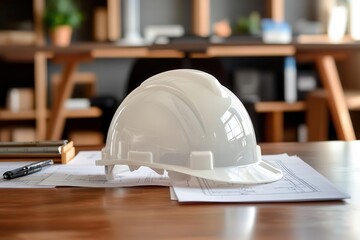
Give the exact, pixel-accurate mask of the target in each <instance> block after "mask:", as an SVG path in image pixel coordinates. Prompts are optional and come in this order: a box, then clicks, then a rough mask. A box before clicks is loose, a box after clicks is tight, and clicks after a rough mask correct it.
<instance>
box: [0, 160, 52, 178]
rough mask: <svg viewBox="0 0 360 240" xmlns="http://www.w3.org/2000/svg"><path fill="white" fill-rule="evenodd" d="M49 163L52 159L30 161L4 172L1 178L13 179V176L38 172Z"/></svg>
mask: <svg viewBox="0 0 360 240" xmlns="http://www.w3.org/2000/svg"><path fill="white" fill-rule="evenodd" d="M51 164H54V161H53V160H45V161H41V162H35V163H31V164H29V165H26V166H23V167H20V168H16V169H14V170H11V171H7V172H5V173H4V174H3V178H4V179H13V178H17V177H22V176H26V175H29V174H31V173H35V172H39V171H40V170H41V169H42V168H43V167H45V166H49V165H51Z"/></svg>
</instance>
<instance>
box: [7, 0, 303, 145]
mask: <svg viewBox="0 0 360 240" xmlns="http://www.w3.org/2000/svg"><path fill="white" fill-rule="evenodd" d="M45 2H46V1H45V0H33V13H34V19H33V22H34V33H35V35H36V38H35V43H34V44H35V45H37V46H43V45H44V44H45V32H44V27H43V25H42V18H43V12H44V7H45ZM264 2H265V4H266V6H267V7H266V8H267V9H268V17H272V18H274V19H276V20H281V19H283V16H284V14H283V7H284V0H264ZM106 4H107V9H108V30H109V32H108V39H110V40H117V39H119V37H120V35H121V33H120V32H119V29H120V28H119V26H120V20H121V18H120V16H119V11H120V7H121V1H120V0H107V1H106ZM210 5H211V1H210V0H194V1H192V10H193V13H192V16H193V18H192V31H193V34H195V35H199V36H208V35H209V34H210V8H211V6H210ZM255 48H256V49H252V47H251V46H233V47H226V46H214V47H210V48H209V49H208V51H207V52H206V53H204V54H193V55H192V56H193V57H204V56H205V57H221V56H233V57H241V56H245V57H246V56H248V55H249V51H250V52H251V51H257V52H258V54H256V53H251V54H252V56H257V55H262V56H264V54H265V55H266V56H284V55H293V54H294V53H295V49H294V48H293V47H291V46H263V47H261V48H259V46H257V47H255ZM0 54H1V53H0ZM251 54H250V55H251ZM169 56H170V57H178V58H181V57H184V54H183V53H182V52H181V51H177V50H171V49H168V50H166V49H164V50H158V51H157V50H151V51H150V50H149V49H148V48H146V47H138V48H123V49H107V48H97V49H94V50H93V51H92V57H93V58H102V57H106V58H121V57H124V58H127V57H129V58H137V57H159V58H161V57H169ZM49 59H50V60H51V59H52V53H49V52H48V53H46V52H38V53H36V54H35V55H34V58H33V60H34V66H35V67H34V72H35V88H34V91H35V96H36V98H35V109H34V110H33V111H26V112H18V113H13V112H10V111H8V110H0V121H1V120H14V121H17V120H34V121H35V122H36V124H35V125H36V138H37V140H45V139H47V138H49V134H48V129H47V126H48V123H49V114H50V112H49V110H48V109H47V105H46V103H47V96H46V92H47V88H48V86H47V61H48V60H49ZM278 107H279V108H278ZM256 108H257V111H258V112H274V113H277V112H286V111H303V110H305V108H306V106H305V105H304V103H302V102H301V103H297V104H293V105H289V104H286V103H259V104H258V105H257V107H256ZM265 109H266V110H265ZM269 109H270V110H269ZM279 109H280V110H279ZM62 114H63V115H62V116H63V117H65V118H93V117H99V116H101V110H100V109H98V108H94V107H92V108H90V109H86V110H76V111H75V110H64V112H63V113H62ZM273 115H274V114H273ZM274 116H275V115H274ZM273 119H276V118H275V117H274V118H273ZM275 121H276V120H275ZM277 126H279V124H277ZM277 136H279V135H277ZM277 139H279V138H278V137H277Z"/></svg>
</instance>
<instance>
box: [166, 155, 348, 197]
mask: <svg viewBox="0 0 360 240" xmlns="http://www.w3.org/2000/svg"><path fill="white" fill-rule="evenodd" d="M263 159H264V160H266V161H268V162H270V163H272V164H273V165H275V166H277V167H278V168H280V169H281V170H282V171H283V173H284V176H283V178H282V179H281V180H279V181H276V182H272V183H267V184H254V185H239V184H230V183H222V182H215V181H211V180H206V179H200V178H196V177H191V178H190V180H188V181H182V182H172V185H173V190H174V193H175V197H176V198H177V199H178V201H180V202H188V201H190V202H198V201H200V202H201V201H204V202H284V201H287V202H288V201H319V200H337V199H346V198H349V197H350V196H349V195H348V194H346V193H343V192H342V191H341V190H339V189H338V188H337V187H336V186H334V185H333V184H332V183H330V182H329V181H328V180H327V179H326V178H324V177H323V176H322V175H321V174H319V173H318V172H317V171H315V170H314V169H313V168H312V167H311V166H309V165H308V164H306V163H305V162H304V161H302V160H301V159H300V158H298V157H296V156H288V155H286V154H281V155H271V156H270V155H269V156H264V157H263ZM173 197H174V196H173Z"/></svg>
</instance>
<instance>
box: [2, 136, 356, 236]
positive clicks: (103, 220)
mask: <svg viewBox="0 0 360 240" xmlns="http://www.w3.org/2000/svg"><path fill="white" fill-rule="evenodd" d="M262 149H263V153H264V154H271V153H284V152H287V153H289V154H297V155H298V156H300V157H301V158H302V159H303V160H305V161H306V162H308V163H309V164H310V165H311V166H312V167H314V168H315V169H316V170H318V171H319V172H320V173H322V174H323V175H324V176H326V177H327V178H328V179H329V180H330V181H331V182H333V183H334V184H335V185H337V186H339V187H341V188H342V189H343V190H344V191H346V192H347V193H349V194H350V195H351V197H352V198H351V199H348V200H345V201H330V202H307V203H254V204H252V203H247V204H238V203H230V204H229V203H227V204H223V203H220V204H217V203H187V204H180V203H178V202H176V201H171V200H170V199H169V189H168V188H167V187H135V188H115V189H101V188H95V189H92V188H69V187H66V188H55V189H0V196H1V197H0V239H2V240H4V239H31V240H32V239H340V238H342V239H359V238H360V228H359V223H360V161H359V155H360V141H356V142H320V143H276V144H263V145H262Z"/></svg>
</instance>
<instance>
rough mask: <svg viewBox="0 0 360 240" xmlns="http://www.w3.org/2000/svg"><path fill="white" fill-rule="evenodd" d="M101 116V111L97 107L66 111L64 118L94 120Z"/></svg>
mask: <svg viewBox="0 0 360 240" xmlns="http://www.w3.org/2000/svg"><path fill="white" fill-rule="evenodd" d="M101 115H102V111H101V109H100V108H98V107H90V108H87V109H66V110H65V117H66V118H96V117H100V116H101Z"/></svg>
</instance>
